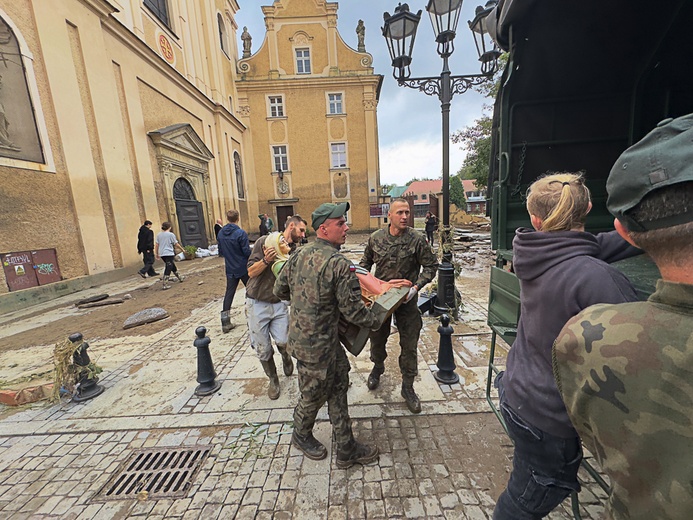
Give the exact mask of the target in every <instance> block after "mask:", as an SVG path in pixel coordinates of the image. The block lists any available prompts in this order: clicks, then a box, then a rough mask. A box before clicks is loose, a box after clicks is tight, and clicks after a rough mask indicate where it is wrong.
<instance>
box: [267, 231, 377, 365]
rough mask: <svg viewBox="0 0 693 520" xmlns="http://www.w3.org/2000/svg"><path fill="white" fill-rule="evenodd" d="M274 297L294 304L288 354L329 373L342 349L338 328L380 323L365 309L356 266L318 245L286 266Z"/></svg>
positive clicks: (324, 244) (326, 246)
mask: <svg viewBox="0 0 693 520" xmlns="http://www.w3.org/2000/svg"><path fill="white" fill-rule="evenodd" d="M274 294H275V295H277V296H278V297H279V298H281V299H282V300H291V310H290V322H289V343H288V346H287V350H288V352H289V353H290V354H291V355H293V356H294V357H295V358H296V359H298V360H299V361H303V362H304V363H311V364H316V366H319V367H321V368H322V369H326V368H327V367H328V366H330V365H332V364H333V363H334V359H335V354H336V352H337V350H338V349H341V348H342V347H341V345H340V343H339V338H338V337H337V325H338V322H339V314H340V312H341V314H342V315H344V318H345V319H346V320H347V321H349V322H351V323H354V324H355V325H359V326H361V327H368V328H371V327H372V326H373V325H375V324H377V323H380V320H381V319H382V317H381V318H380V319H379V317H378V316H376V315H375V314H374V313H373V312H371V311H370V309H368V307H366V306H365V305H364V304H363V300H362V299H361V285H360V284H359V280H358V278H356V274H355V273H354V271H353V265H352V264H351V262H349V260H347V259H346V258H345V257H344V256H343V255H341V254H340V253H339V250H338V249H337V248H336V247H335V246H333V245H332V244H330V243H329V242H326V241H325V240H321V239H317V240H316V241H315V242H313V243H312V244H309V245H307V246H305V247H304V248H303V249H301V250H299V251H298V252H297V253H296V254H294V255H292V256H291V258H290V259H289V260H288V261H287V263H286V264H285V265H284V268H283V269H282V270H281V272H280V273H279V277H278V278H277V281H276V282H275V284H274Z"/></svg>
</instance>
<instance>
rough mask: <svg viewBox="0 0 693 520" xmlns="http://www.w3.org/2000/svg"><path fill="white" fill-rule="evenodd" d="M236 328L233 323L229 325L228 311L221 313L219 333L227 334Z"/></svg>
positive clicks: (229, 316)
mask: <svg viewBox="0 0 693 520" xmlns="http://www.w3.org/2000/svg"><path fill="white" fill-rule="evenodd" d="M234 327H236V326H235V325H234V324H233V323H231V315H230V314H229V311H221V331H222V332H223V333H224V334H226V333H227V332H229V331H231V330H233V329H234Z"/></svg>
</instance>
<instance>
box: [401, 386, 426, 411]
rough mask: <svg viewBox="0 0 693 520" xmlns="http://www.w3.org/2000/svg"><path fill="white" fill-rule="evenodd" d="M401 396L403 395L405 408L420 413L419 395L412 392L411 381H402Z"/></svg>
mask: <svg viewBox="0 0 693 520" xmlns="http://www.w3.org/2000/svg"><path fill="white" fill-rule="evenodd" d="M402 397H404V400H405V402H406V403H407V408H409V411H410V412H411V413H421V401H419V396H418V395H416V392H414V384H413V383H405V382H403V383H402Z"/></svg>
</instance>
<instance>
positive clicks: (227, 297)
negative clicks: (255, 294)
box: [221, 274, 248, 312]
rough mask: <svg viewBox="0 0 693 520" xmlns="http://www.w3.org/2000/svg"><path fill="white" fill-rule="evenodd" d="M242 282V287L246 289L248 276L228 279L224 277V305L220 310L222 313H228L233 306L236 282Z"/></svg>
mask: <svg viewBox="0 0 693 520" xmlns="http://www.w3.org/2000/svg"><path fill="white" fill-rule="evenodd" d="M239 281H242V282H243V285H245V286H246V287H248V275H247V274H246V275H244V276H242V277H241V278H230V277H228V276H227V277H226V294H224V304H223V307H222V308H221V310H222V312H223V311H228V310H229V309H230V308H231V304H233V297H234V296H235V295H236V289H237V288H238V282H239Z"/></svg>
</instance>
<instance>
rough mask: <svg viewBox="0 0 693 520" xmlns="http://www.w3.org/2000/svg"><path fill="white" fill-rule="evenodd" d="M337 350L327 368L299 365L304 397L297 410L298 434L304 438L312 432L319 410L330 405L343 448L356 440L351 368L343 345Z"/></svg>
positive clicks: (302, 396)
mask: <svg viewBox="0 0 693 520" xmlns="http://www.w3.org/2000/svg"><path fill="white" fill-rule="evenodd" d="M336 349H337V354H336V356H335V359H334V361H332V363H330V364H329V365H328V366H327V368H326V369H325V368H318V366H317V364H315V363H304V362H303V361H297V362H296V370H297V372H298V389H299V391H300V392H301V397H300V398H299V400H298V404H297V405H296V408H295V409H294V431H295V432H296V433H297V434H298V435H300V436H301V437H305V436H307V435H308V434H309V433H311V432H312V431H313V426H314V425H315V418H316V417H317V415H318V411H319V410H320V408H322V405H324V404H325V402H327V413H328V415H329V416H330V423H331V424H332V430H333V431H334V435H335V441H336V443H337V447H338V448H341V447H342V446H345V445H346V444H347V443H349V442H350V441H351V440H352V439H353V438H354V435H353V433H352V431H351V419H350V418H349V405H348V403H347V390H348V389H349V370H351V366H350V365H349V360H348V359H347V357H346V354H345V353H344V349H343V348H342V346H341V345H339V346H337V347H336Z"/></svg>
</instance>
